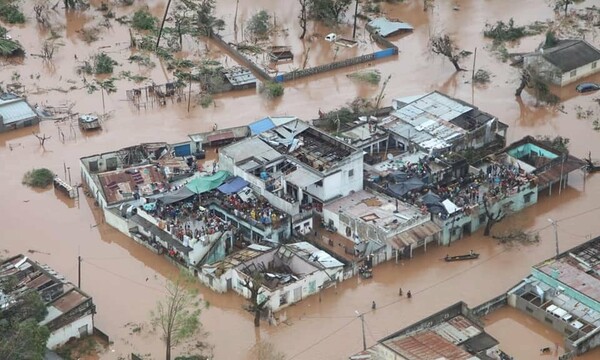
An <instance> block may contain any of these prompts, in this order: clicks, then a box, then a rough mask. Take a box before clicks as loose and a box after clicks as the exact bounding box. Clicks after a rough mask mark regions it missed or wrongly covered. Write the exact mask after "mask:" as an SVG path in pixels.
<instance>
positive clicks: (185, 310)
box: [150, 274, 202, 360]
mask: <svg viewBox="0 0 600 360" xmlns="http://www.w3.org/2000/svg"><path fill="white" fill-rule="evenodd" d="M192 281H193V280H192V278H191V277H190V276H189V275H183V274H182V275H180V276H179V277H178V278H177V279H176V280H175V281H174V282H169V283H167V285H166V286H165V289H166V291H167V295H166V296H165V298H164V299H163V300H162V301H159V302H158V303H157V304H156V309H155V310H154V311H152V312H151V313H150V318H151V320H150V322H151V324H152V326H153V327H154V328H155V329H158V330H160V332H161V335H162V338H163V341H164V342H165V351H166V352H165V359H166V360H171V349H172V348H173V347H174V346H176V345H177V344H179V343H181V342H182V341H185V340H187V339H189V338H191V337H192V336H193V335H195V334H197V333H198V331H199V330H200V328H201V326H202V324H201V323H200V312H201V310H200V304H199V303H198V301H197V300H196V299H197V294H196V293H195V292H194V291H192V290H190V289H189V287H190V283H191V282H192Z"/></svg>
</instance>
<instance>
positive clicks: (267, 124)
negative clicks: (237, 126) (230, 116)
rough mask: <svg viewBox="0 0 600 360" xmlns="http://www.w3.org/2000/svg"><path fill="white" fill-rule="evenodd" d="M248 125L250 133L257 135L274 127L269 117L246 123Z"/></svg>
mask: <svg viewBox="0 0 600 360" xmlns="http://www.w3.org/2000/svg"><path fill="white" fill-rule="evenodd" d="M248 127H249V128H250V133H251V134H252V135H258V134H260V133H263V132H265V131H268V130H271V129H273V128H274V127H275V124H274V123H273V120H271V118H269V117H266V118H264V119H260V120H257V121H255V122H253V123H251V124H250V125H248Z"/></svg>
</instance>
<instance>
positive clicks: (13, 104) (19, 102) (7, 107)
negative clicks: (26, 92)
mask: <svg viewBox="0 0 600 360" xmlns="http://www.w3.org/2000/svg"><path fill="white" fill-rule="evenodd" d="M35 117H37V114H36V113H35V111H33V109H32V108H31V106H29V104H28V103H27V102H26V101H25V100H24V99H15V100H10V101H3V102H2V103H0V118H2V121H3V122H4V124H5V125H7V124H12V123H15V122H18V121H26V120H30V119H34V118H35Z"/></svg>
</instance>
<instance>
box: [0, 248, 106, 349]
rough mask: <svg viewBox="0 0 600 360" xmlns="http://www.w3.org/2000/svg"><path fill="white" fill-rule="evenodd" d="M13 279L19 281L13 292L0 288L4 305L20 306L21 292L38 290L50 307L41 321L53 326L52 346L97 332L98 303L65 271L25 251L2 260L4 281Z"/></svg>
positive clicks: (0, 272)
mask: <svg viewBox="0 0 600 360" xmlns="http://www.w3.org/2000/svg"><path fill="white" fill-rule="evenodd" d="M10 279H13V280H14V283H15V284H16V285H15V286H14V290H13V291H11V292H9V293H3V292H2V291H0V308H1V309H3V310H6V309H10V308H11V307H12V306H19V298H20V297H21V296H23V295H25V294H26V293H27V292H29V291H36V292H37V293H38V294H39V295H40V297H41V299H42V301H43V302H44V304H45V305H46V309H47V311H48V312H47V314H46V317H45V318H44V319H43V320H42V321H40V325H45V326H46V327H47V328H48V330H50V337H49V338H48V342H47V343H46V346H47V347H48V348H50V349H54V348H56V347H57V346H60V345H62V344H64V343H66V342H67V341H68V340H69V339H71V338H80V337H82V336H86V335H91V334H92V333H93V331H94V314H95V313H96V306H95V305H94V303H93V301H92V298H91V297H90V296H89V295H87V294H86V293H84V292H83V291H82V290H81V289H79V288H77V287H76V286H74V285H73V284H72V283H70V282H68V281H67V279H65V278H64V277H63V276H62V275H60V274H58V273H56V272H55V271H54V270H52V269H51V268H49V267H48V266H46V265H41V264H38V263H37V262H35V261H33V260H31V259H29V258H28V257H26V256H24V255H17V256H14V257H11V258H9V259H7V260H5V261H4V262H2V263H1V264H0V282H4V281H10ZM17 311H18V309H17Z"/></svg>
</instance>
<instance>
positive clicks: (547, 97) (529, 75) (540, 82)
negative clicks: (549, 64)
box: [515, 66, 560, 104]
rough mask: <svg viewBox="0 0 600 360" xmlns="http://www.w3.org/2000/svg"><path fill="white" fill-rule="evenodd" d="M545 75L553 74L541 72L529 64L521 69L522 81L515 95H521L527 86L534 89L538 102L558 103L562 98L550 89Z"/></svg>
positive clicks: (550, 75)
mask: <svg viewBox="0 0 600 360" xmlns="http://www.w3.org/2000/svg"><path fill="white" fill-rule="evenodd" d="M543 75H545V77H552V76H553V74H552V73H540V72H539V71H537V70H536V69H535V67H533V66H527V67H524V68H523V69H521V73H520V82H519V86H518V87H517V90H516V91H515V96H517V97H519V96H521V93H522V92H523V90H524V89H525V88H526V87H527V88H529V89H532V90H533V93H534V96H535V98H536V101H537V103H538V104H539V102H540V101H541V102H545V103H548V104H556V103H558V102H559V101H560V98H559V97H558V96H556V95H554V94H553V93H552V92H551V91H550V87H549V86H548V84H546V80H545V79H544V76H543Z"/></svg>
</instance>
